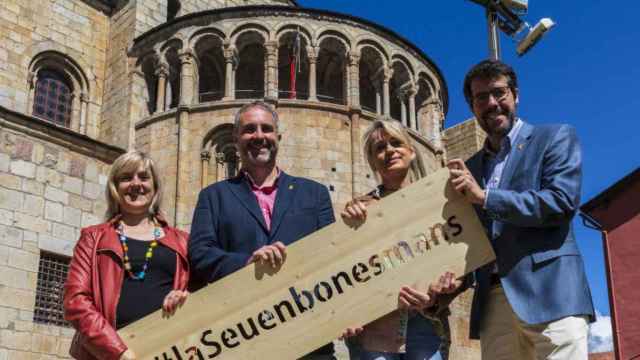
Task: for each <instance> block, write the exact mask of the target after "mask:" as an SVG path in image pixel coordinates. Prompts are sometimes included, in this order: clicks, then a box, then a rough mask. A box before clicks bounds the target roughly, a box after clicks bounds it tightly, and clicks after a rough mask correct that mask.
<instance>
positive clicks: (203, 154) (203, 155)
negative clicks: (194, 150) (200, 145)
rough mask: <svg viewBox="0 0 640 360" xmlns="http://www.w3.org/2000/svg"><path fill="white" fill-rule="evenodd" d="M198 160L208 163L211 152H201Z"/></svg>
mask: <svg viewBox="0 0 640 360" xmlns="http://www.w3.org/2000/svg"><path fill="white" fill-rule="evenodd" d="M200 160H203V161H206V162H209V160H211V152H210V151H209V150H202V151H201V152H200Z"/></svg>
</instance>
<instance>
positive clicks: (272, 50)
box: [264, 41, 278, 56]
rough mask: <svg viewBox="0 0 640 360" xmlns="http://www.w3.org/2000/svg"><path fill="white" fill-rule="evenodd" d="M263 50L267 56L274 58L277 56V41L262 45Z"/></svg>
mask: <svg viewBox="0 0 640 360" xmlns="http://www.w3.org/2000/svg"><path fill="white" fill-rule="evenodd" d="M264 48H265V50H266V51H267V56H276V55H278V42H277V41H267V42H266V43H265V44H264Z"/></svg>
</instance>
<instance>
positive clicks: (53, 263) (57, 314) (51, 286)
mask: <svg viewBox="0 0 640 360" xmlns="http://www.w3.org/2000/svg"><path fill="white" fill-rule="evenodd" d="M70 261H71V259H70V258H67V257H63V256H58V255H54V254H49V253H45V252H42V253H40V265H39V266H38V284H37V287H36V308H35V311H34V312H33V321H34V322H36V323H39V324H48V325H57V326H66V327H69V326H70V325H69V323H68V322H67V321H65V320H64V309H63V307H62V294H63V293H62V291H63V287H64V282H65V281H66V280H67V272H68V271H69V262H70Z"/></svg>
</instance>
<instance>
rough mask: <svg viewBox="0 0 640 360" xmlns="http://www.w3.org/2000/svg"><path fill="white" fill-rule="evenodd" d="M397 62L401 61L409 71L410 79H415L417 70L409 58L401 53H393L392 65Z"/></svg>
mask: <svg viewBox="0 0 640 360" xmlns="http://www.w3.org/2000/svg"><path fill="white" fill-rule="evenodd" d="M396 63H401V64H402V66H403V67H404V68H405V69H406V71H407V73H408V74H409V81H413V79H414V77H415V75H414V74H415V72H414V70H413V66H411V62H410V61H409V59H407V58H406V57H405V56H404V55H400V54H393V55H392V56H391V66H393V65H395V64H396Z"/></svg>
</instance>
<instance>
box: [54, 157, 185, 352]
mask: <svg viewBox="0 0 640 360" xmlns="http://www.w3.org/2000/svg"><path fill="white" fill-rule="evenodd" d="M161 190H162V188H161V185H160V179H159V176H158V173H157V172H156V169H155V166H154V164H153V161H152V160H151V159H150V158H149V157H147V156H146V155H145V154H144V153H141V152H139V151H130V152H128V153H126V154H123V155H121V156H120V157H119V158H118V159H116V161H115V162H114V163H113V166H112V167H111V172H110V174H109V179H108V181H107V189H106V198H107V202H108V210H107V214H106V218H107V219H108V220H107V222H105V223H103V224H99V225H95V226H90V227H87V228H84V229H82V232H81V235H80V239H79V240H78V243H77V245H76V247H75V250H74V254H73V258H72V259H71V265H70V266H69V275H68V277H67V282H66V283H65V287H64V311H65V319H67V320H68V321H69V322H71V324H72V325H73V327H74V328H75V329H76V334H75V336H74V338H73V342H72V344H71V350H70V354H71V356H73V357H74V358H76V359H83V360H84V359H115V360H120V359H124V360H128V359H135V354H134V353H133V351H131V350H130V349H127V346H126V345H125V343H124V342H123V341H122V339H120V337H119V336H118V334H117V332H116V330H117V329H119V328H121V327H124V326H126V325H127V324H130V323H131V322H134V321H135V320H138V319H140V318H142V317H144V316H145V315H148V314H150V313H151V312H154V311H156V310H158V309H159V308H160V307H162V309H163V310H164V311H165V312H166V313H167V314H173V312H175V310H176V308H178V307H179V306H181V305H182V304H183V303H184V301H185V299H186V297H187V291H186V289H187V283H188V281H189V265H188V264H189V263H188V260H187V237H188V235H187V233H185V232H183V231H180V230H177V229H175V228H172V227H170V226H168V225H167V223H166V222H165V221H164V219H163V218H162V216H161V215H160V199H161V198H162V194H161Z"/></svg>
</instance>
